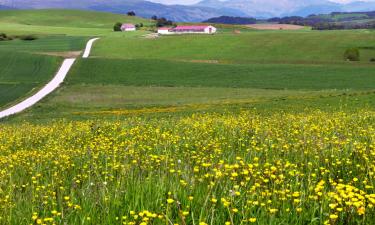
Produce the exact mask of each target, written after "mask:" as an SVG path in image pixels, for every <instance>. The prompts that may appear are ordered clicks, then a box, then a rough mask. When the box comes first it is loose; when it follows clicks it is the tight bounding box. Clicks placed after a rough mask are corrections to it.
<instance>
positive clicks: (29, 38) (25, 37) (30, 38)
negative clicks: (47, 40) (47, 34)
mask: <svg viewBox="0 0 375 225" xmlns="http://www.w3.org/2000/svg"><path fill="white" fill-rule="evenodd" d="M19 38H20V39H21V40H23V41H34V40H36V39H38V38H37V37H36V36H34V35H24V36H20V37H19Z"/></svg>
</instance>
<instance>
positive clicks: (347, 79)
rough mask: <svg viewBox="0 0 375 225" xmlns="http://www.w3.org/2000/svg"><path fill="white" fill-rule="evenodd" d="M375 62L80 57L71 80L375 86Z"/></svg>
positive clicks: (195, 84) (297, 87) (177, 84)
mask: <svg viewBox="0 0 375 225" xmlns="http://www.w3.org/2000/svg"><path fill="white" fill-rule="evenodd" d="M374 69H375V67H374V66H372V65H341V64H338V65H332V66H327V65H324V64H323V65H318V64H297V65H295V64H255V63H253V64H210V63H192V62H176V61H167V60H150V59H147V60H141V59H133V60H121V59H102V58H92V59H88V60H80V61H79V62H77V64H76V65H75V67H74V68H73V70H72V71H71V73H70V75H69V77H68V79H67V82H68V84H100V85H105V84H111V85H113V84H117V85H126V86H133V85H134V86H161V87H180V86H182V87H232V88H236V87H238V88H260V89H279V90H283V89H293V90H324V89H354V90H355V89H359V90H361V89H373V88H375V70H374Z"/></svg>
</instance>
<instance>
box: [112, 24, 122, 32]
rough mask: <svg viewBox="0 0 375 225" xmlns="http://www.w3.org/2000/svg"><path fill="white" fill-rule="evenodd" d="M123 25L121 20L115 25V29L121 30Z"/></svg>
mask: <svg viewBox="0 0 375 225" xmlns="http://www.w3.org/2000/svg"><path fill="white" fill-rule="evenodd" d="M121 26H122V23H120V22H117V23H115V25H114V26H113V31H121Z"/></svg>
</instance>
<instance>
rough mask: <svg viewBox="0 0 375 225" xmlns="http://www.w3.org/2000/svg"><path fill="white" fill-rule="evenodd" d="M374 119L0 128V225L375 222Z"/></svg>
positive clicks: (287, 117) (197, 119)
mask: <svg viewBox="0 0 375 225" xmlns="http://www.w3.org/2000/svg"><path fill="white" fill-rule="evenodd" d="M170 113H172V112H170ZM374 122H375V115H374V113H373V111H359V112H356V113H346V112H341V111H336V112H334V113H324V112H320V111H311V112H309V113H307V112H305V113H293V114H291V113H274V114H272V115H271V116H263V115H260V114H258V113H257V112H255V111H243V112H241V113H239V114H232V113H227V114H217V113H208V114H193V115H191V116H183V117H179V118H169V117H165V118H157V119H152V118H151V119H150V118H142V117H128V118H123V119H122V120H121V121H117V122H106V121H103V120H100V121H83V122H67V121H60V122H54V123H52V124H51V123H50V124H45V125H33V124H28V123H26V124H23V125H21V124H14V125H3V126H2V127H1V133H0V143H1V144H0V155H1V157H0V158H1V161H0V162H1V164H0V168H1V171H2V172H1V181H0V187H1V189H2V192H1V193H0V201H1V206H0V209H1V210H0V221H1V223H3V224H142V225H143V224H199V225H205V224H228V225H230V224H231V225H234V224H373V222H374V220H375V214H374V210H373V208H374V204H375V193H374V172H375V167H374V164H373V161H374V155H375V152H374V151H375V146H374V142H373V140H374V138H375V136H374V134H375V127H374Z"/></svg>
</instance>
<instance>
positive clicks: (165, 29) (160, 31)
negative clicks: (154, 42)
mask: <svg viewBox="0 0 375 225" xmlns="http://www.w3.org/2000/svg"><path fill="white" fill-rule="evenodd" d="M171 29H173V28H171V27H160V28H159V29H158V34H170V32H169V30H171Z"/></svg>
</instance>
